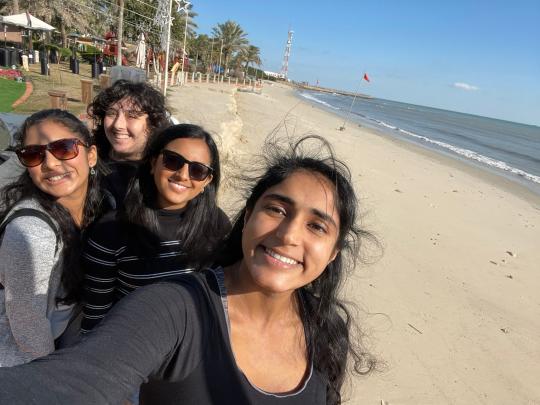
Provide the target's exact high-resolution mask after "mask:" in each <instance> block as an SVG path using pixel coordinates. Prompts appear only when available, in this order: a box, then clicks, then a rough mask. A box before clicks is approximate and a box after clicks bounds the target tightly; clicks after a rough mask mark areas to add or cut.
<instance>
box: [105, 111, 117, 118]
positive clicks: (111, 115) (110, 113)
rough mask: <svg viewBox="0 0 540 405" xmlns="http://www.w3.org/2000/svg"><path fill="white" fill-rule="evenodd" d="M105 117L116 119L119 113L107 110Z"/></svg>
mask: <svg viewBox="0 0 540 405" xmlns="http://www.w3.org/2000/svg"><path fill="white" fill-rule="evenodd" d="M105 115H106V116H107V117H116V116H117V115H118V112H117V111H116V110H107V111H105Z"/></svg>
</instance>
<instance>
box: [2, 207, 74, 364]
mask: <svg viewBox="0 0 540 405" xmlns="http://www.w3.org/2000/svg"><path fill="white" fill-rule="evenodd" d="M19 208H34V209H37V210H40V211H42V212H45V211H44V210H43V208H42V207H41V206H40V205H39V203H38V202H37V201H33V200H23V201H21V202H19V203H18V204H17V205H16V206H15V207H14V208H13V210H16V209H19ZM13 210H12V211H13ZM45 213H46V212H45ZM8 215H9V214H8ZM62 248H63V245H62V241H61V240H59V241H58V246H57V239H56V235H55V232H54V230H53V229H51V227H50V226H49V225H48V224H47V223H46V222H45V221H43V220H42V219H40V218H37V217H34V216H22V217H18V218H15V219H13V220H12V221H11V222H10V223H9V224H8V225H7V226H6V228H5V231H4V235H3V238H2V244H1V246H0V283H1V284H2V285H3V286H4V289H2V290H0V367H6V366H14V365H17V364H22V363H27V362H29V361H31V360H33V359H35V358H37V357H41V356H44V355H47V354H49V353H51V352H52V351H54V339H55V338H56V337H58V336H59V334H61V333H62V332H63V329H62V328H65V327H66V326H67V320H69V317H70V316H71V310H72V306H60V307H58V306H57V305H56V297H57V296H58V295H59V293H60V279H61V271H62V263H61V252H62ZM66 317H67V320H64V318H66ZM59 318H60V319H61V321H60V322H58V319H59ZM59 323H60V326H59ZM64 323H65V324H64Z"/></svg>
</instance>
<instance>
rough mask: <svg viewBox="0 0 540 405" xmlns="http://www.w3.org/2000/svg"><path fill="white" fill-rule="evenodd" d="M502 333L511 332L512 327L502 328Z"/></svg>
mask: <svg viewBox="0 0 540 405" xmlns="http://www.w3.org/2000/svg"><path fill="white" fill-rule="evenodd" d="M501 332H502V333H510V329H508V328H501Z"/></svg>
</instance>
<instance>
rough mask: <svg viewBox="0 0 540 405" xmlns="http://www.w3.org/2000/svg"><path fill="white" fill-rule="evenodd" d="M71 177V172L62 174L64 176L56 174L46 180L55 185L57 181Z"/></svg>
mask: <svg viewBox="0 0 540 405" xmlns="http://www.w3.org/2000/svg"><path fill="white" fill-rule="evenodd" d="M69 175H70V173H69V172H67V173H62V174H56V175H54V176H50V177H45V180H46V181H48V182H50V183H55V182H57V181H60V180H62V179H64V178H66V177H68V176H69Z"/></svg>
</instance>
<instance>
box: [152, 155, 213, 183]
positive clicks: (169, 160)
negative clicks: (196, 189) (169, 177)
mask: <svg viewBox="0 0 540 405" xmlns="http://www.w3.org/2000/svg"><path fill="white" fill-rule="evenodd" d="M161 154H162V155H163V166H164V167H165V169H167V170H171V171H173V172H177V171H178V170H180V169H181V168H182V167H184V165H185V164H186V163H187V164H188V173H189V178H190V179H191V180H196V181H203V180H204V179H206V178H207V177H208V176H209V175H210V174H212V172H213V171H214V169H212V168H211V167H209V166H206V165H205V164H203V163H199V162H191V161H189V160H187V159H186V158H185V157H183V156H182V155H179V154H178V153H176V152H173V151H170V150H167V149H163V150H162V151H161Z"/></svg>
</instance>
